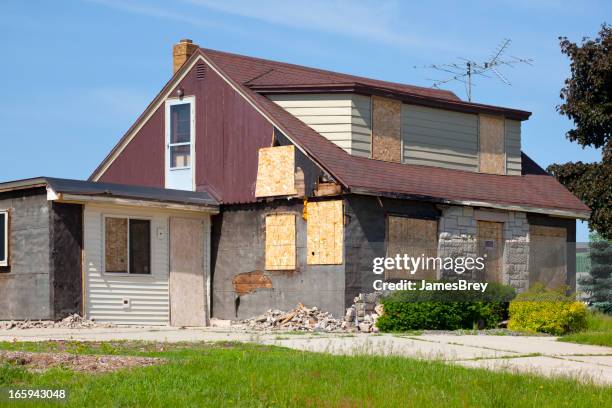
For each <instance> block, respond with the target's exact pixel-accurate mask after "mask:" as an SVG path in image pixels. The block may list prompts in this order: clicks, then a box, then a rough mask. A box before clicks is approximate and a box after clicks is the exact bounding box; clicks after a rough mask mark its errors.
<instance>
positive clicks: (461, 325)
mask: <svg viewBox="0 0 612 408" xmlns="http://www.w3.org/2000/svg"><path fill="white" fill-rule="evenodd" d="M514 295H515V292H514V289H513V288H511V287H509V286H504V285H500V284H496V283H489V285H488V287H487V290H486V291H485V292H484V293H482V292H472V291H470V292H468V291H461V292H458V291H454V292H448V291H412V290H406V291H397V292H394V293H393V294H391V295H389V296H385V297H383V298H382V300H381V303H382V304H383V305H384V313H383V315H382V316H381V317H379V318H378V320H377V321H376V326H377V327H378V328H379V329H380V330H381V331H386V332H389V331H407V330H425V329H428V330H457V329H472V328H474V327H475V326H478V327H479V328H485V327H486V328H490V327H495V326H496V325H497V324H498V323H499V322H500V321H502V320H504V319H505V318H507V316H508V302H509V301H510V300H512V298H514Z"/></svg>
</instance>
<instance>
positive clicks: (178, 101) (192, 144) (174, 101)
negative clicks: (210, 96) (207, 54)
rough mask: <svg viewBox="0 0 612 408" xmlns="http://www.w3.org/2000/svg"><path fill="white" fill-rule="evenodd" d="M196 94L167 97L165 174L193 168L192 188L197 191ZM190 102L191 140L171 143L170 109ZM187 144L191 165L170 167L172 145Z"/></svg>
mask: <svg viewBox="0 0 612 408" xmlns="http://www.w3.org/2000/svg"><path fill="white" fill-rule="evenodd" d="M195 102H196V101H195V96H184V97H182V98H172V99H167V100H166V123H165V125H166V126H165V128H166V129H165V133H166V154H165V168H164V175H165V174H166V171H173V170H185V169H189V168H191V179H192V189H193V191H195V186H196V181H195V166H196V160H195V140H196V132H195V130H196V122H195V117H196V116H195ZM187 104H189V106H190V109H189V115H190V127H189V136H190V141H189V143H187V142H184V143H170V133H171V130H172V127H171V126H170V125H171V123H170V122H171V120H170V111H171V107H172V106H175V105H187ZM186 145H190V146H189V147H190V148H189V160H190V165H189V166H185V167H173V168H171V167H170V163H171V157H170V150H171V147H173V146H186ZM165 187H166V188H168V185H167V180H166V185H165Z"/></svg>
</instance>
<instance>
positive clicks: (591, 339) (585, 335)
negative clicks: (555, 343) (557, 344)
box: [559, 312, 612, 347]
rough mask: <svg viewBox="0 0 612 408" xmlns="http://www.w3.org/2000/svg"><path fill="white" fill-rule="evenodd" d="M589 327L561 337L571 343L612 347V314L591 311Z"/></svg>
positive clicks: (588, 321)
mask: <svg viewBox="0 0 612 408" xmlns="http://www.w3.org/2000/svg"><path fill="white" fill-rule="evenodd" d="M587 325H588V326H587V327H588V328H587V329H586V330H584V331H581V332H578V333H572V334H568V335H566V336H563V337H561V338H559V340H560V341H567V342H571V343H580V344H592V345H596V346H608V347H612V316H609V315H605V314H603V313H598V312H592V313H589V316H588V320H587Z"/></svg>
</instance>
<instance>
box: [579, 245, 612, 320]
mask: <svg viewBox="0 0 612 408" xmlns="http://www.w3.org/2000/svg"><path fill="white" fill-rule="evenodd" d="M589 256H590V259H591V266H590V268H589V273H588V275H586V276H584V277H583V278H581V279H580V280H579V283H580V285H581V286H582V288H583V290H584V292H585V293H586V294H587V295H588V296H589V298H588V302H589V304H590V305H591V306H592V307H593V308H595V309H597V310H600V311H602V312H604V313H608V314H612V241H609V240H606V239H603V238H602V237H601V236H599V235H597V234H591V236H590V237H589Z"/></svg>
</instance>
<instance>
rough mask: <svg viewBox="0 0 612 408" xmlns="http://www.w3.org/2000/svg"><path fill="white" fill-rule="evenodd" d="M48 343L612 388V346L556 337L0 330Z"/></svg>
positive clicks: (1, 335)
mask: <svg viewBox="0 0 612 408" xmlns="http://www.w3.org/2000/svg"><path fill="white" fill-rule="evenodd" d="M45 340H75V341H110V340H146V341H161V342H179V341H187V342H200V341H205V342H210V341H240V342H254V343H260V344H268V345H276V346H282V347H288V348H292V349H297V350H305V351H312V352H324V353H331V354H352V355H356V354H372V355H400V356H407V357H413V358H420V359H429V360H433V359H436V360H444V361H447V362H449V363H451V364H459V365H462V366H466V367H479V368H486V369H491V370H511V371H514V372H530V373H536V374H539V375H545V376H567V377H572V378H577V379H580V380H584V381H589V380H590V381H594V382H596V383H599V384H608V385H612V348H610V347H599V346H589V345H582V344H573V343H564V342H558V341H556V338H555V337H527V336H525V337H518V336H486V335H449V334H440V335H437V334H427V335H420V336H411V335H405V336H404V335H391V334H380V335H367V334H327V333H325V334H287V333H245V332H236V331H230V330H228V329H221V328H191V329H177V328H171V327H142V328H136V327H117V328H89V329H22V330H0V341H45Z"/></svg>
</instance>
